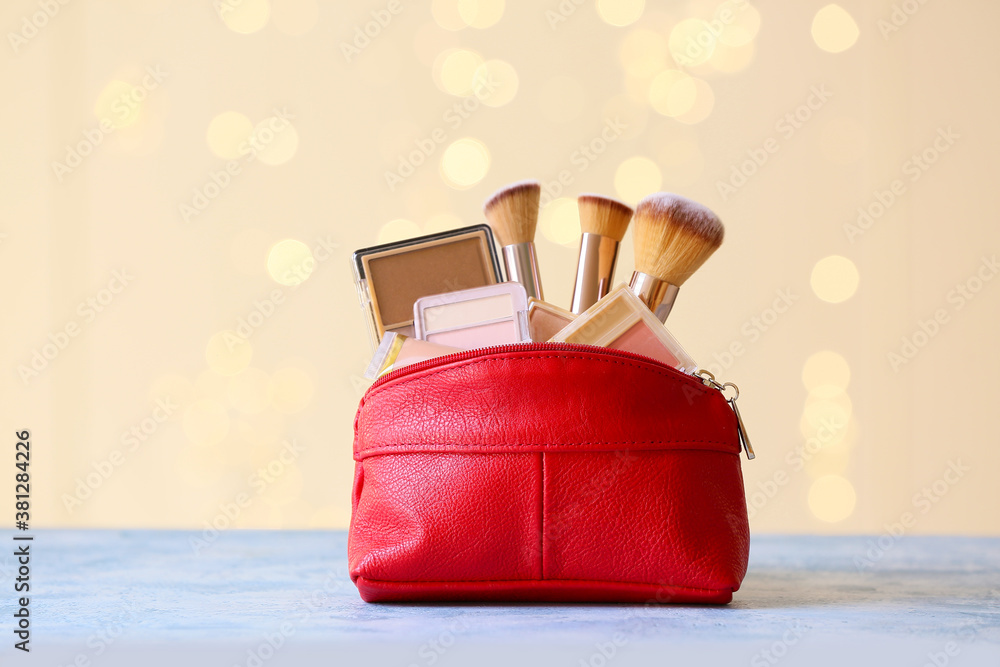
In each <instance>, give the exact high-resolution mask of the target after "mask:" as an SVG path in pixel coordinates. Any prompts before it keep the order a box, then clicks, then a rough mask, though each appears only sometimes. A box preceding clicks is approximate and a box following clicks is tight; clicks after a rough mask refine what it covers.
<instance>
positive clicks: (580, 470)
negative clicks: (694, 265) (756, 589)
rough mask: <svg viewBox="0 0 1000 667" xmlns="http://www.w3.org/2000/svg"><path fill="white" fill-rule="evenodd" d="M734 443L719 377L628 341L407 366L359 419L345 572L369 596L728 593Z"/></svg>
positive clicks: (610, 598)
mask: <svg viewBox="0 0 1000 667" xmlns="http://www.w3.org/2000/svg"><path fill="white" fill-rule="evenodd" d="M716 386H717V385H716ZM740 451H741V449H740V439H739V436H738V431H737V418H736V415H735V414H734V412H733V409H732V408H731V407H730V405H729V403H727V401H726V398H725V397H724V396H723V394H722V392H721V391H719V390H718V389H717V388H716V387H713V386H709V385H706V384H705V383H703V382H701V381H700V380H699V379H698V378H697V377H694V376H691V375H687V374H685V373H682V372H680V371H677V370H675V369H673V368H670V367H668V366H665V365H663V364H661V363H659V362H656V361H654V360H652V359H648V358H646V357H641V356H638V355H634V354H630V353H627V352H621V351H618V350H609V349H605V348H597V347H591V346H581V345H570V344H565V343H532V344H524V345H511V346H504V347H497V348H487V349H484V350H471V351H468V352H462V353H459V354H452V355H448V356H444V357H439V358H437V359H431V360H429V361H425V362H421V363H417V364H413V365H411V366H406V367H404V368H401V369H399V370H396V371H393V372H391V373H389V374H388V375H386V376H384V377H382V378H380V379H379V380H378V381H377V382H375V384H373V385H372V386H371V388H369V390H368V391H367V392H366V393H365V396H364V397H363V398H362V399H361V405H360V406H359V408H358V413H357V417H356V418H355V422H354V460H355V461H356V463H355V476H354V489H353V498H352V515H351V527H350V533H349V536H348V559H349V564H350V574H351V579H352V580H353V581H354V583H355V584H356V585H357V587H358V591H359V592H360V594H361V597H362V598H363V599H364V600H366V601H368V602H396V601H459V600H466V601H501V600H502V601H536V602H537V601H545V602H638V603H646V602H684V603H690V602H703V603H727V602H729V601H731V600H732V597H733V591H735V590H737V589H738V588H739V586H740V582H742V580H743V576H744V574H746V568H747V558H748V556H749V550H750V546H749V544H750V530H749V526H748V523H747V508H746V500H745V497H744V492H743V476H742V471H741V468H740Z"/></svg>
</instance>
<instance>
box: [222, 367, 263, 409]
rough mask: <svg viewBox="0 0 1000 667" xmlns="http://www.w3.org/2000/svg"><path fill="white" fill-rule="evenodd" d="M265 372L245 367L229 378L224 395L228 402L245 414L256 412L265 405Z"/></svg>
mask: <svg viewBox="0 0 1000 667" xmlns="http://www.w3.org/2000/svg"><path fill="white" fill-rule="evenodd" d="M268 380H269V378H268V377H267V373H265V372H264V371H262V370H260V369H259V368H247V369H246V370H244V371H243V372H242V373H237V374H236V375H234V376H233V377H231V378H229V386H228V387H227V389H226V395H227V396H228V398H229V404H230V405H231V406H233V407H234V408H236V409H237V410H239V411H240V412H242V413H245V414H251V415H252V414H256V413H258V412H260V411H261V410H263V409H264V408H266V407H267V385H268Z"/></svg>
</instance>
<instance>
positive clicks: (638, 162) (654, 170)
mask: <svg viewBox="0 0 1000 667" xmlns="http://www.w3.org/2000/svg"><path fill="white" fill-rule="evenodd" d="M661 185H663V176H662V174H661V173H660V168H659V167H658V166H656V163H655V162H653V161H652V160H650V159H649V158H648V157H642V156H641V155H637V156H635V157H630V158H628V159H627V160H625V161H624V162H622V163H621V164H620V165H618V169H617V171H615V191H616V192H617V193H618V197H619V198H620V199H623V200H624V201H625V202H631V203H633V204H634V203H636V202H638V201H639V200H640V199H642V198H643V197H645V196H646V195H648V194H651V193H653V192H656V191H657V190H659V189H660V186H661Z"/></svg>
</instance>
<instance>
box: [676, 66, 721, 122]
mask: <svg viewBox="0 0 1000 667" xmlns="http://www.w3.org/2000/svg"><path fill="white" fill-rule="evenodd" d="M691 83H692V85H694V100H693V101H692V102H691V106H690V107H688V109H687V110H686V111H683V112H681V113H679V114H677V115H676V116H675V118H676V119H677V120H679V121H680V122H682V123H686V124H688V125H694V124H695V123H700V122H701V121H703V120H705V119H706V118H708V117H709V116H710V115H711V113H712V109H714V108H715V93H714V92H712V87H711V86H710V85H708V82H707V81H705V80H703V79H699V78H697V77H691ZM669 97H670V95H668V98H669Z"/></svg>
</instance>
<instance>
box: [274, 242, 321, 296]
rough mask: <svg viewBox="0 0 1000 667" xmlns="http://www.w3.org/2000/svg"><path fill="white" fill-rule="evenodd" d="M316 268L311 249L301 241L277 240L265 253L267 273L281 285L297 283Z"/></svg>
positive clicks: (305, 278) (306, 277) (302, 280)
mask: <svg viewBox="0 0 1000 667" xmlns="http://www.w3.org/2000/svg"><path fill="white" fill-rule="evenodd" d="M315 269H316V260H315V259H314V258H313V254H312V250H310V249H309V246H307V245H306V244H305V243H303V242H302V241H298V240H296V239H285V240H283V241H278V242H277V243H275V244H274V245H273V246H271V249H270V250H269V251H268V253H267V273H268V275H269V276H271V279H272V280H274V281H275V282H277V283H281V284H282V285H298V284H300V283H302V282H304V281H305V280H307V279H308V278H309V276H310V275H312V272H313V271H314V270H315Z"/></svg>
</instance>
